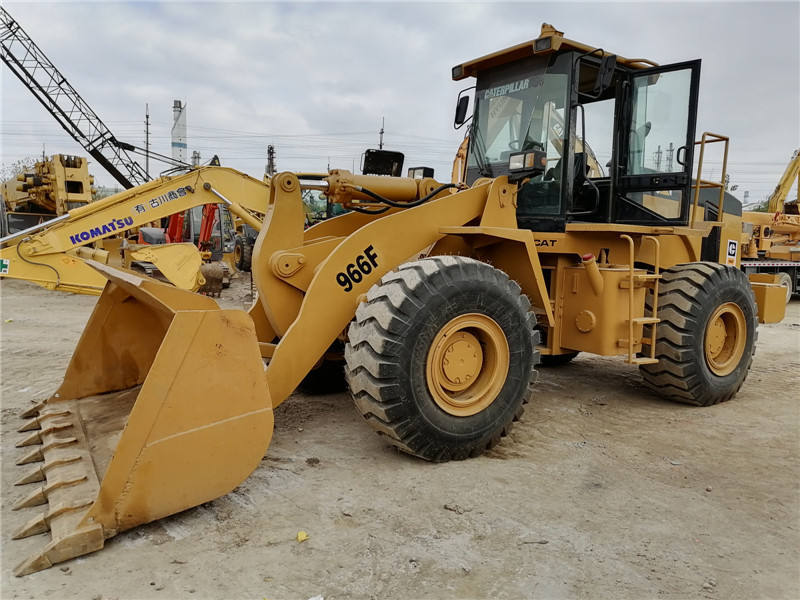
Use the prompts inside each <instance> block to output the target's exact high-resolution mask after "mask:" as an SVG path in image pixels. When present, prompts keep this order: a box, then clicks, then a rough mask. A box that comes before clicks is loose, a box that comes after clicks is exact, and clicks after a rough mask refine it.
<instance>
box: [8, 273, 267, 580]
mask: <svg viewBox="0 0 800 600" xmlns="http://www.w3.org/2000/svg"><path fill="white" fill-rule="evenodd" d="M90 264H92V266H93V267H94V268H96V269H98V270H99V271H100V272H101V273H103V275H104V276H105V277H106V278H107V279H108V283H107V284H106V287H105V289H104V291H103V294H102V295H101V296H100V299H99V300H98V302H97V305H96V307H95V309H94V312H93V313H92V316H91V318H90V319H89V322H88V324H87V326H86V329H85V330H84V332H83V335H82V336H81V338H80V341H79V342H78V346H77V348H76V349H75V353H74V354H73V356H72V360H71V361H70V364H69V366H68V367H67V372H66V374H65V376H64V381H63V383H62V384H61V387H59V389H58V391H56V393H55V394H54V395H53V396H52V397H51V398H49V399H48V400H46V401H45V402H44V403H42V404H41V405H38V406H36V407H33V408H32V409H30V410H28V411H27V412H26V413H25V414H23V416H24V417H26V418H28V419H29V420H28V421H27V422H26V423H25V424H24V425H23V426H22V427H20V431H22V432H26V434H27V437H26V438H25V439H23V440H22V441H20V443H19V444H17V445H18V446H21V447H23V451H24V454H23V455H22V456H21V457H20V458H19V460H18V461H17V464H20V465H22V464H24V465H26V469H27V472H26V473H25V475H23V477H22V478H21V479H20V480H19V481H18V482H17V485H20V486H28V485H29V484H37V486H36V488H35V489H31V490H29V491H28V492H27V493H26V494H25V495H24V497H22V498H21V499H20V500H19V501H18V502H17V504H16V506H15V509H26V508H27V507H31V506H36V505H46V506H47V508H46V510H45V512H43V513H41V514H39V515H37V516H35V517H33V518H31V519H30V520H29V521H28V522H27V523H26V524H25V525H24V526H23V527H22V528H21V529H20V530H19V531H17V532H16V535H15V536H14V537H15V538H20V537H26V536H29V535H34V534H39V533H46V532H48V531H49V532H50V535H51V537H52V539H51V541H50V542H49V543H47V544H46V545H45V546H44V548H43V549H42V550H41V551H40V552H37V553H36V554H34V555H33V556H31V557H29V558H27V559H26V560H24V561H23V562H22V563H20V564H19V565H18V566H17V567H16V569H15V574H16V575H25V574H27V573H32V572H34V571H38V570H40V569H45V568H47V567H50V566H52V565H53V564H55V563H57V562H61V561H64V560H67V559H69V558H72V557H75V556H79V555H82V554H86V553H88V552H93V551H95V550H99V549H101V548H102V547H103V543H104V540H105V539H107V538H110V537H112V536H114V535H116V534H117V533H118V532H120V531H124V530H126V529H129V528H131V527H134V526H136V525H140V524H142V523H147V522H150V521H154V520H156V519H160V518H162V517H165V516H167V515H171V514H173V513H177V512H179V511H182V510H185V509H187V508H190V507H193V506H196V505H198V504H201V503H203V502H207V501H209V500H213V499H214V498H217V497H219V496H222V495H224V494H227V493H228V492H230V491H231V490H232V489H233V488H235V487H236V486H237V485H238V484H239V483H241V482H242V481H243V480H244V479H246V478H247V476H248V475H249V474H250V473H251V472H252V471H253V470H254V469H255V468H256V466H257V465H258V464H259V461H260V460H261V458H262V457H263V456H264V453H265V452H266V449H267V446H268V445H269V441H270V438H271V436H272V428H273V417H272V408H271V402H270V398H269V392H268V390H267V383H266V376H265V371H264V365H263V362H262V359H261V354H260V352H259V348H258V342H257V340H256V335H255V329H254V327H253V323H252V321H251V319H250V317H249V316H248V315H247V313H245V312H243V311H238V310H221V309H220V308H219V307H218V306H217V304H216V302H214V301H213V300H212V299H210V298H206V297H204V296H200V295H197V294H193V293H191V292H186V291H183V290H179V289H177V288H174V287H172V286H168V285H164V284H162V283H159V282H156V281H153V280H150V279H144V278H141V277H138V276H136V275H134V274H132V273H130V272H127V271H119V270H117V269H113V268H111V267H107V266H105V265H100V264H99V263H93V262H92V263H90ZM28 463H30V464H28Z"/></svg>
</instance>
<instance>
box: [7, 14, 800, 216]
mask: <svg viewBox="0 0 800 600" xmlns="http://www.w3.org/2000/svg"><path fill="white" fill-rule="evenodd" d="M4 7H5V8H6V10H8V11H9V12H10V13H11V14H12V16H14V17H15V18H16V19H17V20H18V21H19V23H20V24H21V25H22V27H23V29H24V30H25V31H26V32H27V33H28V35H30V37H31V38H32V39H33V40H34V41H35V42H36V43H37V44H38V45H39V47H40V48H41V49H42V50H43V51H44V53H45V54H46V55H47V56H48V57H49V58H50V60H51V61H52V62H53V63H54V64H55V65H56V67H58V68H59V69H60V70H61V72H62V73H63V74H64V75H65V76H66V77H67V79H68V81H69V82H70V83H71V84H72V85H73V86H74V87H75V88H76V89H77V90H78V92H79V93H80V94H81V95H82V96H83V98H84V99H85V100H86V101H87V102H88V103H89V105H90V106H91V107H92V108H93V109H94V110H95V112H96V113H97V114H98V115H99V116H100V118H101V119H103V121H104V122H105V123H106V125H108V127H109V128H110V129H111V130H112V131H113V132H114V134H115V135H116V136H117V138H118V139H121V140H125V141H128V142H130V143H134V144H137V145H143V144H144V113H145V103H149V105H150V114H151V117H150V118H151V123H152V126H151V141H152V149H153V150H155V151H157V152H162V153H165V154H169V153H170V137H169V131H170V127H171V125H172V101H173V99H181V100H183V101H184V102H186V103H187V104H188V109H187V115H188V147H189V152H190V153H191V151H193V150H198V151H199V152H200V153H201V156H202V159H203V161H206V160H208V159H209V158H211V156H212V155H213V154H219V156H220V158H221V159H222V161H223V164H224V165H227V166H232V167H234V168H237V169H239V170H242V171H245V172H247V173H249V174H251V175H253V176H256V177H261V176H262V175H263V173H264V165H265V157H266V146H267V144H270V143H272V144H274V145H275V147H276V153H277V166H278V170H317V171H319V170H324V169H325V168H326V166H327V164H328V161H330V165H331V167H333V168H336V167H340V168H346V169H351V168H352V167H353V164H355V166H356V168H358V164H359V160H360V155H361V153H362V152H363V150H364V149H365V148H367V147H377V143H378V130H379V129H380V124H381V117H385V119H386V125H385V129H386V133H385V136H384V142H385V147H386V148H388V149H393V150H400V151H402V152H404V153H405V155H406V166H418V165H427V166H433V167H435V169H436V174H437V178H438V179H440V180H449V177H450V167H451V164H452V158H453V155H454V153H455V150H456V147H457V145H458V143H459V142H460V140H461V137H462V135H463V132H456V131H454V130H453V128H452V121H453V110H454V107H455V100H456V96H457V94H458V92H459V90H460V89H462V88H463V87H466V86H467V85H471V83H465V82H463V81H462V82H454V81H452V80H451V78H450V69H451V67H452V66H453V65H455V64H458V63H460V62H464V61H466V60H469V59H472V58H476V57H478V56H481V55H483V54H487V53H489V52H493V51H495V50H498V49H501V48H504V47H507V46H510V45H513V44H516V43H519V42H523V41H527V40H531V39H533V38H535V37H537V36H538V34H539V29H540V26H541V23H542V22H547V23H552V24H553V25H554V26H555V27H556V28H558V29H560V30H562V31H564V33H565V36H566V37H568V38H570V39H574V40H579V41H582V42H585V43H587V44H591V45H596V46H602V47H603V48H605V49H607V50H610V51H613V52H615V53H618V54H621V55H623V56H627V57H646V58H649V59H651V60H654V61H656V62H659V63H661V64H667V63H671V62H678V61H683V60H690V59H695V58H701V59H702V60H703V64H702V71H701V88H700V108H699V118H698V135H699V133H700V132H702V131H704V130H708V131H713V132H717V133H723V134H726V135H729V136H730V137H731V138H732V145H731V154H730V158H729V163H730V164H729V171H730V172H731V177H732V183H733V184H738V185H739V190H738V191H737V195H741V192H742V191H744V190H749V191H750V200H751V201H756V200H762V199H763V198H765V197H766V196H767V195H768V194H769V193H770V192H771V191H772V189H773V188H774V186H775V184H776V183H777V181H778V178H779V177H780V175H781V173H782V172H783V169H784V167H785V166H786V163H787V162H788V160H789V158H790V156H791V154H792V152H793V151H794V149H795V148H798V147H800V37H798V31H799V30H800V2H797V1H794V2H786V3H767V2H752V3H646V2H639V3H635V4H623V3H600V2H595V3H588V4H586V3H580V4H579V3H567V2H558V3H556V2H554V1H550V2H543V3H533V2H526V3H489V2H481V3H463V2H456V3H444V2H442V3H432V2H427V3H344V4H343V3H256V2H253V3H219V4H218V3H203V2H197V1H193V2H189V3H182V2H166V3H143V2H137V3H112V2H104V3H77V2H67V3H55V4H53V3H47V4H45V3H32V2H24V3H23V2H4ZM0 70H2V79H1V82H2V88H0V95H1V96H2V104H1V110H2V114H1V115H0V116H2V121H1V122H0V135H1V136H2V162H3V163H4V164H8V163H10V162H12V161H14V160H17V159H20V158H24V157H26V156H30V155H41V153H42V144H44V145H45V151H46V152H47V153H48V154H54V153H67V154H70V153H71V154H83V155H85V152H84V151H83V150H82V149H81V148H80V147H79V146H78V145H77V144H76V143H75V142H74V141H73V140H72V139H71V138H70V137H69V136H68V135H67V134H66V133H65V132H64V131H63V130H62V129H61V128H60V126H59V125H58V124H57V123H56V122H55V120H54V119H53V118H52V117H51V116H50V115H49V113H48V112H47V111H46V110H45V109H44V108H43V107H42V106H41V105H40V104H39V103H38V102H37V101H36V100H35V99H34V97H33V95H32V94H31V93H30V92H29V91H28V90H27V89H26V88H25V87H24V86H23V85H22V83H21V82H19V81H18V80H17V79H16V77H14V76H13V74H11V72H10V71H9V70H8V69H7V68H6V67H5V65H3V66H2V67H1V68H0ZM589 143H591V140H589ZM712 159H715V160H719V157H712ZM719 167H720V164H719V162H717V163H714V162H711V163H709V168H716V169H717V176H719ZM157 169H158V166H155V167H154V166H153V164H152V163H151V173H152V172H154V171H157ZM90 170H91V171H92V172H93V174H94V175H95V178H96V180H97V182H98V183H100V184H112V183H113V180H112V179H111V177H110V176H108V175H107V174H106V173H105V172H104V171H102V169H101V168H100V167H99V165H95V164H91V165H90Z"/></svg>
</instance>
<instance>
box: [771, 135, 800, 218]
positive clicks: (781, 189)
mask: <svg viewBox="0 0 800 600" xmlns="http://www.w3.org/2000/svg"><path fill="white" fill-rule="evenodd" d="M794 183H797V189H798V193H800V148H798V149H797V150H795V151H794V154H792V159H791V160H790V161H789V164H788V165H786V170H785V171H784V172H783V175H781V178H780V180H779V181H778V185H776V186H775V191H773V192H772V195H771V196H770V197H769V204H768V206H767V212H771V213H776V212H783V204H784V202H786V196H788V195H789V190H791V189H792V185H793V184H794Z"/></svg>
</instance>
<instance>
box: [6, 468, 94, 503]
mask: <svg viewBox="0 0 800 600" xmlns="http://www.w3.org/2000/svg"><path fill="white" fill-rule="evenodd" d="M82 481H86V476H83V477H77V478H75V479H57V480H56V481H53V482H52V483H48V484H47V485H43V486H41V487H39V488H37V489H36V490H34V491H33V492H32V493H31V494H28V496H26V497H25V498H23V499H22V500H20V501H19V502H17V503H16V504H15V505H14V508H13V510H19V509H21V508H29V507H31V506H39V505H41V504H45V503H46V502H47V498H48V496H49V495H50V493H51V492H52V491H53V490H55V489H58V488H64V487H68V486H71V485H76V484H78V483H81V482H82Z"/></svg>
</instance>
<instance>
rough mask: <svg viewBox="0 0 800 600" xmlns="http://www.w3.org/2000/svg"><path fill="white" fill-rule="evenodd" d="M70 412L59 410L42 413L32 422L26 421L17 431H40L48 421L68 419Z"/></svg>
mask: <svg viewBox="0 0 800 600" xmlns="http://www.w3.org/2000/svg"><path fill="white" fill-rule="evenodd" d="M69 414H70V412H69V411H68V410H59V411H55V412H48V413H44V414H42V413H40V414H39V416H37V417H34V418H32V419H31V420H30V421H26V422H25V423H23V424H22V426H21V427H20V428H19V429H17V431H19V432H20V433H23V432H25V431H33V430H34V429H40V428H41V427H42V426H43V425H44V421H45V420H46V419H53V418H55V417H67V416H69Z"/></svg>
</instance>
